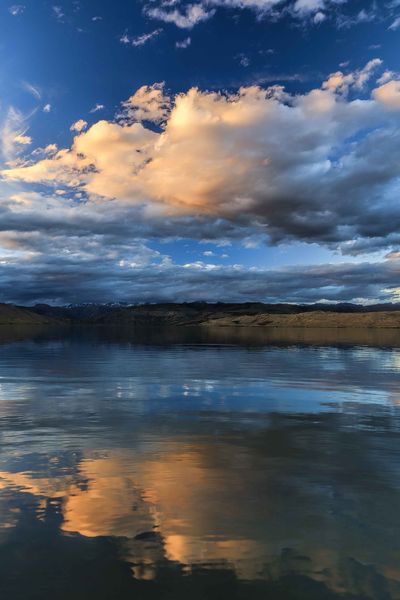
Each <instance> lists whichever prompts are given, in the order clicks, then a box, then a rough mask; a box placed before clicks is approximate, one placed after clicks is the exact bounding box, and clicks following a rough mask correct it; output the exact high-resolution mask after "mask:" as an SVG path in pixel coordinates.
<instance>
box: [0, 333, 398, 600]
mask: <svg viewBox="0 0 400 600" xmlns="http://www.w3.org/2000/svg"><path fill="white" fill-rule="evenodd" d="M182 335H183V337H184V339H182ZM196 335H197V333H196ZM202 335H203V336H204V335H206V337H207V339H204V337H202V338H200V341H201V342H202V343H201V344H200V345H199V344H196V343H195V342H196V339H197V340H198V339H199V338H196V337H195V332H194V331H193V332H192V333H191V334H190V336H189V334H188V332H187V331H185V332H183V333H182V332H181V331H180V332H179V331H178V332H173V336H172V337H168V338H167V337H165V338H161V336H159V338H158V342H159V343H158V345H155V344H154V343H153V340H154V337H153V336H154V332H153V333H151V332H149V335H148V337H147V340H146V339H145V335H144V332H140V334H139V335H138V337H137V338H136V341H138V342H139V343H135V337H134V336H133V335H132V333H130V334H129V336H128V334H127V332H124V334H123V336H122V339H121V336H120V335H119V334H117V333H116V332H115V331H113V332H106V331H105V330H94V329H92V330H90V331H89V332H82V331H75V332H69V333H68V335H67V334H65V335H60V334H59V333H57V332H54V334H51V335H48V334H46V335H42V334H40V335H38V336H35V337H34V338H33V339H29V337H27V338H26V339H25V338H24V336H23V335H21V336H19V340H18V341H15V342H14V343H13V342H12V341H11V340H10V339H9V338H6V339H4V340H3V344H2V345H0V358H1V362H0V417H1V420H0V441H1V448H2V453H1V457H0V559H1V560H0V591H1V592H2V594H3V595H4V597H5V598H12V599H14V598H24V599H26V598H41V599H43V598H44V599H47V598H57V599H58V598H61V599H63V598H71V597H74V598H85V599H89V600H91V599H92V598H93V599H94V598H96V599H98V598H100V599H103V598H113V599H114V598H121V599H125V598H133V597H135V598H136V597H138V598H149V599H152V598H174V599H175V598H187V597H188V596H192V597H193V598H194V599H197V598H199V599H200V598H201V599H203V598H204V599H205V598H207V599H209V598H211V599H214V598H246V599H248V598H257V599H258V598H267V597H268V598H277V599H278V598H280V599H281V598H283V599H286V598H287V599H300V598H302V599H303V598H304V599H306V598H307V599H314V598H315V599H320V598H332V599H335V598H336V599H337V598H339V597H340V598H348V599H353V600H354V599H364V598H365V599H367V598H370V599H377V600H380V599H395V598H400V567H399V564H400V545H399V541H398V540H399V533H400V532H399V526H400V515H399V511H398V506H399V502H400V463H399V453H400V436H399V434H400V428H399V425H400V422H399V416H400V408H399V404H400V402H399V401H400V394H399V388H398V381H399V371H400V350H399V349H398V348H397V346H396V344H395V343H394V341H393V339H392V337H391V336H392V333H390V334H389V338H390V339H389V340H387V341H386V342H385V340H384V339H383V337H382V338H381V347H373V346H369V345H360V344H361V343H363V344H364V343H365V344H367V342H365V340H364V342H360V341H359V340H357V343H358V344H359V345H357V346H351V340H350V337H349V336H348V337H347V340H346V342H344V341H343V339H342V340H340V343H339V342H336V345H332V344H333V340H325V342H324V344H323V345H318V342H317V340H314V341H312V342H311V345H307V344H306V343H305V341H304V340H301V342H300V343H298V344H296V343H294V340H282V341H281V342H280V343H279V344H278V341H277V340H274V341H273V344H269V345H268V344H265V341H264V343H261V340H260V337H259V332H258V331H256V332H255V336H256V339H255V340H254V343H251V335H252V332H249V331H244V330H243V331H242V332H241V337H242V339H241V343H237V342H238V340H237V339H236V340H235V339H233V340H232V338H229V335H228V332H227V331H225V332H224V336H225V338H224V341H223V343H222V340H221V333H220V332H218V333H217V336H218V337H217V339H213V338H212V335H211V332H207V334H202ZM179 336H181V338H180V339H179ZM246 336H247V337H246ZM145 341H146V342H147V343H144V342H145ZM161 342H163V343H161ZM178 342H179V343H178ZM232 343H233V344H234V345H232Z"/></svg>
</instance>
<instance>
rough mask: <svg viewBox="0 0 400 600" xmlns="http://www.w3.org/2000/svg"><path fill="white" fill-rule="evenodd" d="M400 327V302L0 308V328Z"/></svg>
mask: <svg viewBox="0 0 400 600" xmlns="http://www.w3.org/2000/svg"><path fill="white" fill-rule="evenodd" d="M57 323H58V324H61V323H62V324H74V323H76V324H90V325H112V326H117V325H123V326H132V325H134V326H155V327H159V326H170V325H171V326H190V325H196V326H218V327H228V326H230V327H291V328H293V327H306V328H312V327H316V328H323V327H329V328H339V327H360V328H400V304H377V305H374V306H359V305H356V304H334V305H327V304H313V305H294V304H263V303H259V302H249V303H243V304H232V303H226V304H225V303H216V304H208V303H206V302H191V303H181V304H178V303H176V304H175V303H163V304H142V305H137V306H129V305H121V304H82V305H70V306H50V305H48V304H38V305H36V306H32V307H29V308H25V307H21V306H14V305H12V304H0V324H57Z"/></svg>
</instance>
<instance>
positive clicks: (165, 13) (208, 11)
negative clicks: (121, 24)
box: [145, 0, 366, 29]
mask: <svg viewBox="0 0 400 600" xmlns="http://www.w3.org/2000/svg"><path fill="white" fill-rule="evenodd" d="M346 2H347V0H290V1H289V2H285V0H201V1H199V2H196V3H192V4H184V3H182V2H180V0H175V1H174V2H171V3H166V2H163V1H161V2H160V3H159V5H158V6H157V5H155V3H154V2H152V3H149V4H148V5H147V6H146V8H145V12H146V14H147V15H148V16H150V17H152V18H154V19H158V20H161V21H164V22H166V23H174V24H175V25H176V26H177V27H179V28H181V29H192V28H193V27H194V26H195V25H197V24H198V23H201V22H203V21H206V20H208V19H210V18H211V17H212V16H214V14H215V10H216V9H217V8H230V9H237V10H244V9H248V10H252V11H253V12H255V13H256V15H257V16H258V17H260V18H261V17H268V16H271V17H272V18H274V19H277V18H280V17H283V16H287V15H292V16H293V17H295V18H297V19H309V20H310V22H314V23H315V24H318V23H321V22H322V21H323V20H325V19H326V18H327V14H329V12H330V11H331V9H334V8H335V7H337V6H339V5H343V4H346ZM171 7H172V8H171ZM363 18H364V19H365V18H366V17H365V16H364V13H362V14H360V15H359V16H358V19H359V20H362V19H363Z"/></svg>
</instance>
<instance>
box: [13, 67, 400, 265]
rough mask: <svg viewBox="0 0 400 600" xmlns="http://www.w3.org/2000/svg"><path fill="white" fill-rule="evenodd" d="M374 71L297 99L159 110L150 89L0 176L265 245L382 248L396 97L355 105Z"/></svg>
mask: <svg viewBox="0 0 400 600" xmlns="http://www.w3.org/2000/svg"><path fill="white" fill-rule="evenodd" d="M378 66H380V61H379V59H374V60H373V61H370V62H369V63H368V64H367V65H366V66H365V67H364V68H363V69H359V70H356V71H353V72H351V73H347V74H343V73H342V72H337V73H335V74H333V75H331V76H330V77H329V78H328V79H327V80H326V81H325V82H324V83H323V84H322V86H321V87H320V88H315V89H312V90H310V91H309V92H307V93H304V94H298V95H291V94H288V93H287V92H286V91H285V90H284V88H282V87H280V86H272V87H270V88H267V89H266V90H264V89H261V88H259V87H255V86H253V87H246V88H242V89H240V90H239V91H238V92H237V93H232V94H222V93H216V92H207V91H200V90H198V89H196V88H193V89H190V90H189V91H188V92H186V93H182V94H178V95H177V96H176V97H175V98H173V99H171V98H169V97H168V96H167V95H166V94H165V92H164V88H163V85H162V84H154V85H153V86H143V87H142V88H140V89H139V90H138V91H137V92H136V93H135V94H133V95H132V96H131V97H130V98H129V99H128V100H127V101H126V102H124V103H123V110H122V112H121V113H120V114H119V115H118V117H117V120H116V121H106V120H100V121H98V122H97V123H95V124H94V125H92V126H91V127H90V128H88V130H87V131H83V128H84V126H85V125H86V123H85V122H83V121H82V122H78V123H80V125H79V126H76V127H75V130H76V131H78V132H79V134H80V135H78V136H76V137H75V139H74V142H73V145H72V146H71V148H65V149H60V150H58V151H57V152H56V153H55V154H54V155H52V156H48V157H45V158H42V159H39V160H36V161H34V160H33V161H31V162H29V163H27V164H25V165H16V166H15V167H14V168H10V169H6V170H3V172H2V175H3V177H4V178H5V179H6V180H8V181H10V182H11V181H14V182H25V183H27V184H36V183H40V184H44V185H48V186H50V187H54V188H58V189H60V188H64V187H65V188H66V189H68V190H69V193H70V194H71V193H74V194H79V195H80V196H81V197H84V198H87V200H88V201H89V202H98V200H99V199H104V200H107V199H108V200H110V201H111V200H112V201H113V203H114V206H115V203H120V204H121V206H125V205H131V206H136V207H142V208H143V211H144V212H143V215H142V218H144V219H147V220H150V221H151V219H154V218H158V217H160V218H167V217H168V218H173V219H178V220H179V219H181V220H183V219H192V220H193V219H197V218H201V219H205V220H207V221H208V222H209V223H212V222H220V223H221V222H223V223H227V222H229V223H231V224H232V228H233V229H235V228H238V229H240V228H241V227H245V228H250V229H252V230H253V232H255V233H257V235H259V234H260V232H261V233H262V234H263V235H264V237H265V239H267V240H269V243H272V244H277V243H281V242H285V241H296V240H300V241H306V242H317V243H319V244H324V245H326V246H328V247H330V248H332V249H339V250H340V251H342V252H347V253H350V254H355V253H357V252H358V251H360V252H365V251H368V250H366V248H367V247H368V246H370V247H371V248H374V249H377V248H383V247H385V244H389V245H390V244H393V243H397V241H396V237H395V236H396V235H397V234H398V231H399V229H400V208H399V204H398V193H399V179H398V162H397V158H396V157H397V156H398V154H399V151H400V133H399V127H398V124H399V119H400V113H399V112H397V110H394V109H395V108H396V106H397V104H396V102H397V95H400V90H397V87H398V85H397V82H387V83H386V84H384V86H380V87H377V88H376V89H374V90H373V93H372V97H366V98H364V99H359V98H357V97H356V96H355V95H356V94H357V92H358V91H360V90H361V91H362V92H363V94H364V93H365V88H366V85H367V83H368V81H369V80H370V78H371V77H372V73H373V70H374V69H376V68H377V67H378ZM389 92H390V93H389ZM146 122H153V123H155V124H157V125H159V126H160V129H159V130H157V129H155V128H154V127H153V126H152V127H150V126H147V125H146ZM393 236H394V237H393Z"/></svg>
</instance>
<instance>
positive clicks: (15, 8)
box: [8, 4, 26, 17]
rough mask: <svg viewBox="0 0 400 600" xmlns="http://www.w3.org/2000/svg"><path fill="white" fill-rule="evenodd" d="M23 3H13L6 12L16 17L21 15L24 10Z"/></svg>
mask: <svg viewBox="0 0 400 600" xmlns="http://www.w3.org/2000/svg"><path fill="white" fill-rule="evenodd" d="M25 8H26V7H25V5H24V4H13V5H12V6H10V7H9V9H8V12H9V13H10V14H11V15H12V16H13V17H18V16H19V15H22V13H23V12H24V11H25Z"/></svg>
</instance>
